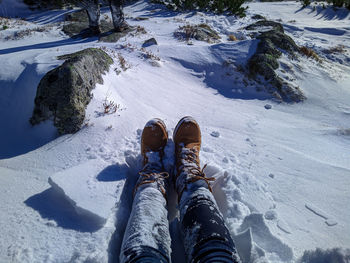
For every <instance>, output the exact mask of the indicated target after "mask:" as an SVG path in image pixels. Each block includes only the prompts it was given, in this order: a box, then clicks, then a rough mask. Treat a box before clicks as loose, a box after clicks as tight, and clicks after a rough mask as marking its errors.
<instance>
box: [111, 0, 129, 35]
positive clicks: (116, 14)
mask: <svg viewBox="0 0 350 263" xmlns="http://www.w3.org/2000/svg"><path fill="white" fill-rule="evenodd" d="M124 2H125V1H124V0H109V6H110V9H111V13H112V20H113V26H114V29H115V31H117V32H121V31H123V30H125V29H127V28H128V24H127V23H126V22H125V20H124V13H123V5H124Z"/></svg>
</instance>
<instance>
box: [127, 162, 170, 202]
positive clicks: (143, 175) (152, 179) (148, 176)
mask: <svg viewBox="0 0 350 263" xmlns="http://www.w3.org/2000/svg"><path fill="white" fill-rule="evenodd" d="M155 171H157V169H156V168H154V167H152V166H151V165H148V164H146V165H145V167H144V168H143V169H142V170H141V171H140V172H139V175H140V179H139V181H138V183H137V184H136V186H135V188H134V196H135V194H136V192H137V190H138V188H139V187H140V186H142V185H145V184H152V183H157V187H158V189H159V190H160V192H161V193H162V195H163V196H164V198H165V199H166V191H165V188H164V183H163V182H164V179H166V178H168V177H169V173H167V172H155Z"/></svg>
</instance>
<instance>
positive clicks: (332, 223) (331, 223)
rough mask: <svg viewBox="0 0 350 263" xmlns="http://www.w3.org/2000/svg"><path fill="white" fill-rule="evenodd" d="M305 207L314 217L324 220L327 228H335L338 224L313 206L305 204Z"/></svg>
mask: <svg viewBox="0 0 350 263" xmlns="http://www.w3.org/2000/svg"><path fill="white" fill-rule="evenodd" d="M305 207H306V208H307V209H308V210H310V211H311V212H313V213H314V214H315V215H318V216H319V217H322V218H324V219H326V221H325V223H326V225H327V226H335V225H337V224H338V222H337V221H335V220H334V219H333V218H332V217H331V216H329V215H327V213H325V212H324V211H322V210H321V209H320V208H318V207H316V206H314V205H313V204H305Z"/></svg>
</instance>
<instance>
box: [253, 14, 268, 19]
mask: <svg viewBox="0 0 350 263" xmlns="http://www.w3.org/2000/svg"><path fill="white" fill-rule="evenodd" d="M252 19H255V20H266V18H265V17H264V16H262V15H253V16H252Z"/></svg>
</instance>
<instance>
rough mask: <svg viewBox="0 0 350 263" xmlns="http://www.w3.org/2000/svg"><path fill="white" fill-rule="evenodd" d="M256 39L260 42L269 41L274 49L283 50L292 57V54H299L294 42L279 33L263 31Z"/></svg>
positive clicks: (276, 31)
mask: <svg viewBox="0 0 350 263" xmlns="http://www.w3.org/2000/svg"><path fill="white" fill-rule="evenodd" d="M257 38H258V39H260V40H261V42H266V41H271V42H272V44H273V45H274V46H275V48H279V49H283V50H285V51H287V53H289V54H291V55H293V53H294V52H299V47H298V46H297V44H295V42H294V40H293V39H292V38H291V37H290V36H287V35H286V34H284V33H283V32H281V31H278V30H270V31H265V32H262V33H261V35H260V36H258V37H257Z"/></svg>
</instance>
